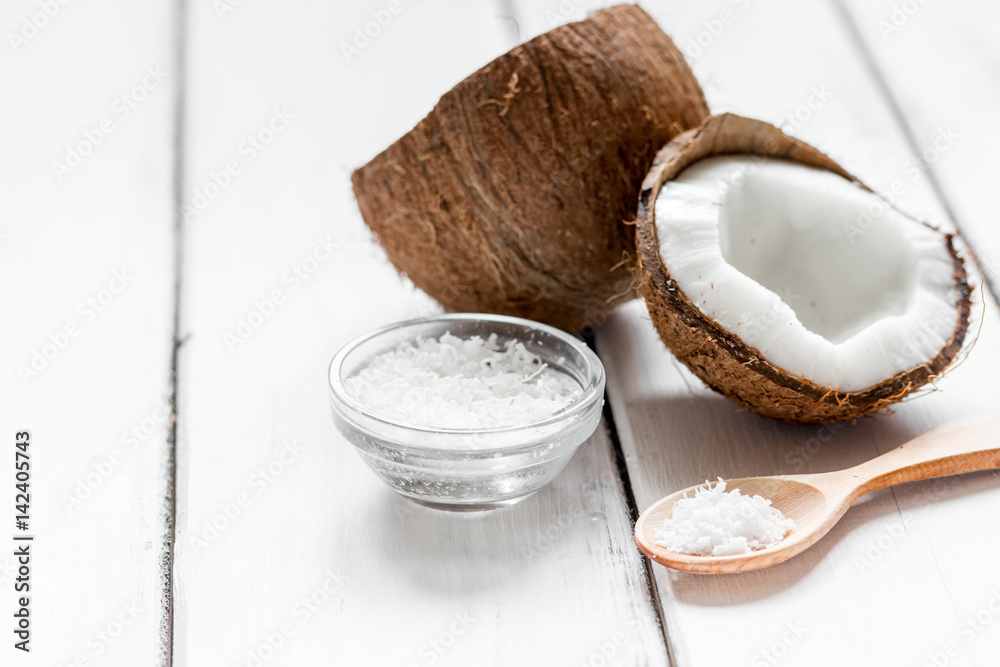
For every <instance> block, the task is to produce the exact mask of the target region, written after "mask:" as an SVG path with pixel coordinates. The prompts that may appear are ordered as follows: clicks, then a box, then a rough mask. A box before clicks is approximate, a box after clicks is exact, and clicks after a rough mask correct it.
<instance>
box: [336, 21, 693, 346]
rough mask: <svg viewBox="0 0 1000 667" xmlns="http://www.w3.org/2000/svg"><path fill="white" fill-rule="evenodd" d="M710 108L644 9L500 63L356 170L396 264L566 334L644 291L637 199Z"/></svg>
mask: <svg viewBox="0 0 1000 667" xmlns="http://www.w3.org/2000/svg"><path fill="white" fill-rule="evenodd" d="M707 115H708V106H707V104H706V103H705V98H704V95H703V94H702V91H701V88H700V87H699V85H698V82H697V80H696V79H695V78H694V75H693V74H692V73H691V70H690V68H689V67H688V65H687V63H686V62H685V61H684V58H683V56H682V55H681V53H680V51H679V50H678V49H677V48H676V47H675V46H674V44H673V42H672V41H671V40H670V38H669V37H667V35H665V34H664V33H663V32H662V31H661V30H660V28H659V27H658V26H657V25H656V23H655V22H654V21H653V19H652V18H650V17H649V15H648V14H646V13H645V12H644V11H643V10H641V9H640V8H639V7H637V6H635V5H618V6H615V7H612V8H610V9H605V10H601V11H597V12H595V13H593V14H591V16H590V17H589V18H588V19H587V20H585V21H582V22H579V23H571V24H569V25H565V26H561V27H559V28H556V29H554V30H552V31H551V32H548V33H546V34H544V35H541V36H540V37H537V38H535V39H533V40H531V41H529V42H527V43H525V44H522V45H521V46H518V47H516V48H515V49H514V50H512V51H511V52H509V53H508V54H506V55H504V56H502V57H500V58H498V59H497V60H495V61H493V62H492V63H490V64H489V65H487V66H486V67H484V68H483V69H481V70H479V71H478V72H476V73H475V74H473V75H472V76H470V77H469V78H467V79H465V80H464V81H462V82H461V83H459V84H458V85H457V86H456V87H455V88H453V89H452V90H451V91H450V92H448V93H446V94H445V95H444V96H443V97H442V98H441V100H440V101H439V102H438V104H437V106H436V107H435V108H434V110H433V111H432V112H431V113H430V115H428V116H427V117H426V118H425V119H424V120H422V121H421V122H420V124H418V125H417V126H416V128H414V129H413V130H411V131H410V132H409V133H408V134H407V135H406V136H404V137H403V138H402V139H400V140H399V141H397V142H396V143H395V144H393V145H392V146H390V147H389V148H388V149H387V150H386V151H385V152H383V153H382V154H380V155H379V156H377V157H376V158H375V159H373V160H372V161H371V162H370V163H368V164H367V165H365V166H363V167H361V168H360V169H358V170H357V171H356V172H355V173H354V175H353V182H354V192H355V196H356V197H357V200H358V205H359V207H360V209H361V213H362V215H363V216H364V219H365V222H366V223H367V224H368V226H369V227H370V228H371V229H372V230H373V231H374V233H375V235H376V236H377V238H378V241H379V242H380V243H381V245H382V247H383V248H385V252H386V254H387V255H388V257H389V260H390V261H391V262H392V263H393V264H394V265H395V266H396V268H397V269H398V270H399V271H400V273H402V274H404V275H406V276H407V277H409V278H410V279H411V280H412V281H413V282H414V284H416V285H417V286H418V287H420V288H421V289H422V290H424V291H425V292H427V293H428V294H429V295H431V296H432V297H434V298H435V299H436V300H437V301H438V302H439V303H441V305H443V306H444V307H445V308H447V309H450V310H455V311H476V312H492V313H504V314H509V315H518V316H521V317H527V318H531V319H534V320H539V321H542V322H546V323H548V324H552V325H555V326H558V327H561V328H563V329H567V330H577V329H580V328H582V327H583V326H585V325H588V324H593V323H596V322H599V321H601V320H603V319H604V317H605V316H606V314H607V313H608V312H609V311H610V310H611V309H612V308H613V307H614V306H616V305H617V304H618V303H619V302H621V301H623V300H625V299H627V298H630V297H631V296H632V289H631V284H632V275H631V267H632V259H631V258H632V257H633V256H634V251H635V247H634V236H633V233H632V229H631V228H630V227H626V226H624V225H623V224H622V222H623V221H625V220H627V219H628V220H631V219H632V218H633V217H634V215H635V208H634V207H635V194H636V193H637V192H638V190H639V186H640V185H641V184H642V180H643V178H644V176H645V174H646V172H647V170H648V169H649V166H650V165H651V164H652V161H653V158H654V157H655V155H656V151H657V150H658V149H659V148H660V147H661V146H663V144H664V143H666V142H667V141H669V140H670V139H671V138H673V137H675V136H676V135H678V134H680V133H681V132H683V131H685V130H687V129H690V128H693V127H697V126H698V125H699V124H700V123H701V122H702V121H703V120H704V119H705V117H707Z"/></svg>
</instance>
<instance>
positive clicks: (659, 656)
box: [0, 0, 1000, 667]
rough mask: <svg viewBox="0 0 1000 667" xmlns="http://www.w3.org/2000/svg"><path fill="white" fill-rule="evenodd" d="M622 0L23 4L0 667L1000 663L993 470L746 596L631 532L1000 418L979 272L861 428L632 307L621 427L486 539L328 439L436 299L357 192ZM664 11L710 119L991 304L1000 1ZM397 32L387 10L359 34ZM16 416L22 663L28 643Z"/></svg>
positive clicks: (0, 128)
mask: <svg viewBox="0 0 1000 667" xmlns="http://www.w3.org/2000/svg"><path fill="white" fill-rule="evenodd" d="M64 3H65V4H64ZM599 4H606V3H595V2H586V1H583V0H562V1H560V0H530V1H529V0H496V1H495V2H491V1H487V0H477V1H470V0H421V1H417V0H396V1H395V2H391V3H390V2H387V1H386V0H363V1H362V0H358V1H352V2H350V3H348V2H345V1H342V0H338V1H337V2H326V3H320V2H307V1H306V0H283V1H280V2H279V1H278V0H242V1H241V0H212V1H209V0H203V1H201V2H185V0H146V1H145V2H141V3H140V2H126V1H125V0H88V1H87V2H66V0H44V1H40V0H8V1H7V2H5V3H4V4H3V6H2V8H0V26H2V27H3V28H4V32H5V35H6V38H5V42H6V43H5V45H4V47H2V48H0V54H2V55H0V89H2V90H3V91H4V92H5V103H4V105H3V107H2V109H0V118H2V123H0V136H2V143H0V146H2V150H0V285H2V287H0V313H2V319H0V322H2V324H0V326H2V331H3V350H4V373H3V376H2V379H0V406H2V410H0V419H2V423H3V430H2V433H3V439H4V442H5V443H8V444H5V445H4V448H3V450H2V451H3V455H2V460H3V463H2V467H3V469H4V470H5V471H6V472H4V473H3V475H2V479H3V480H4V484H3V492H2V493H0V498H3V499H4V500H5V504H4V510H3V512H4V513H0V516H2V517H4V518H3V521H2V522H0V525H3V526H4V528H3V529H2V530H0V540H3V541H4V546H3V547H2V549H0V554H2V555H0V591H2V593H0V601H2V602H0V605H2V609H0V618H4V619H6V620H5V621H4V622H3V625H0V631H2V632H0V636H3V637H4V638H5V639H4V642H3V646H2V648H0V656H2V657H0V664H2V665H45V666H49V665H51V666H58V667H63V666H67V665H80V666H82V665H122V666H128V667H140V666H144V665H164V664H176V665H180V666H184V667H187V666H192V667H195V666H202V665H205V666H212V667H216V666H223V665H225V666H236V665H246V666H255V665H256V666H260V665H268V666H271V665H288V666H293V665H294V666H311V665H332V664H336V665H340V664H343V665H379V666H381V665H387V666H393V665H400V666H405V665H572V666H574V667H575V666H577V665H586V666H593V667H597V666H600V665H612V664H615V665H666V664H674V665H677V666H678V667H702V666H704V667H711V666H714V665H752V666H758V665H768V666H769V665H776V664H784V665H893V666H895V665H913V666H915V667H919V666H921V665H926V664H930V665H937V666H941V665H945V664H947V665H979V666H990V665H996V664H997V662H998V658H997V655H1000V557H998V555H997V554H998V553H1000V474H997V473H982V474H976V475H970V476H966V477H962V478H960V479H951V480H946V481H942V482H927V483H917V484H911V485H908V486H904V487H900V488H896V489H893V490H885V491H882V492H879V493H876V494H874V495H872V496H871V497H869V498H866V499H864V500H863V501H862V502H860V503H859V504H858V506H857V507H855V508H854V509H852V510H851V511H850V512H849V513H848V514H847V515H846V517H845V518H844V520H843V521H842V522H841V524H840V525H839V526H837V527H836V528H835V529H834V531H833V532H832V533H831V534H830V535H829V536H828V537H827V538H825V539H824V540H823V541H822V542H820V543H819V544H818V545H817V546H816V547H815V548H813V549H810V550H809V551H808V552H806V553H805V554H803V555H801V556H799V557H797V558H795V559H793V560H791V561H789V562H787V563H784V564H782V565H779V566H776V567H774V568H771V569H768V570H764V571H760V572H757V573H750V574H745V575H732V576H720V577H712V578H710V577H699V576H693V575H684V574H678V573H673V572H669V571H667V570H665V569H662V568H660V567H659V566H650V565H649V563H647V562H646V561H645V559H643V558H642V557H641V556H640V554H639V552H638V551H637V549H636V547H635V545H634V542H633V540H632V537H631V525H632V520H633V518H634V516H635V513H636V510H637V509H638V510H641V509H644V508H645V507H646V506H648V505H649V504H651V503H652V502H653V501H655V500H656V499H658V498H659V497H661V496H663V495H666V494H668V493H670V492H672V491H674V490H676V489H677V488H680V487H683V486H687V485H689V484H692V483H696V482H699V481H701V480H703V479H705V478H708V477H715V476H719V475H721V476H724V477H733V476H745V475H755V474H772V473H777V472H815V471H823V470H829V469H833V468H837V467H842V466H847V465H851V464H855V463H858V462H860V461H862V460H865V459H867V458H870V457H872V456H874V455H876V454H877V453H880V452H884V451H886V450H888V449H890V448H892V447H895V446H896V445H898V444H900V443H902V442H903V441H905V440H906V439H908V438H910V437H912V436H914V435H916V434H918V433H920V432H922V431H924V430H925V429H927V428H930V427H931V426H933V425H935V424H937V423H939V422H941V421H944V420H945V419H947V418H950V417H953V416H958V415H961V414H965V413H968V412H973V411H977V410H988V409H997V407H998V402H1000V401H998V392H997V391H996V389H995V382H996V378H997V370H998V369H1000V318H998V313H997V300H996V292H992V293H991V292H990V291H989V289H988V287H987V288H986V290H985V292H984V293H983V295H982V298H981V299H980V302H981V304H982V308H983V321H982V331H981V335H980V339H979V343H978V345H977V346H976V348H975V350H974V351H973V353H972V355H971V356H970V358H969V359H968V361H967V362H966V363H965V364H964V365H963V366H962V367H960V368H959V369H958V370H957V371H955V372H954V373H953V374H952V375H950V376H948V377H947V378H946V379H944V380H943V381H942V382H941V383H940V386H939V391H937V392H935V393H933V394H932V395H929V396H926V397H922V398H920V399H919V400H917V401H914V402H912V403H907V404H905V405H902V406H900V407H899V408H898V409H897V410H896V411H895V413H894V414H891V415H882V416H879V417H878V418H877V419H872V420H864V421H862V422H860V423H858V424H855V425H845V426H822V427H791V426H784V425H780V424H776V423H772V422H769V421H766V420H763V419H760V418H758V417H755V416H754V415H751V414H747V413H743V412H739V411H737V410H736V409H735V408H734V407H733V406H732V405H731V404H729V403H727V402H725V401H724V400H723V399H722V398H720V397H718V396H717V395H715V394H713V393H711V392H710V391H707V390H706V389H705V388H704V387H703V386H702V385H701V384H700V383H699V382H698V381H697V380H696V379H695V378H694V377H693V376H691V375H690V374H689V373H688V372H687V371H685V370H684V369H682V368H681V367H680V366H679V365H678V364H677V363H676V362H675V361H674V360H673V359H672V357H671V356H670V355H669V353H668V352H667V351H666V350H665V349H664V347H663V346H662V345H661V343H660V342H659V340H658V339H657V337H656V335H655V333H654V331H653V329H652V327H651V326H650V324H649V322H648V321H647V318H646V316H645V315H644V311H643V306H642V304H641V303H632V304H630V305H628V306H626V307H624V308H621V309H620V310H619V311H618V312H616V313H615V314H614V315H613V316H612V317H611V319H610V320H609V321H608V322H607V323H606V324H605V325H604V326H602V327H601V328H599V329H597V330H596V332H595V339H596V346H597V349H598V352H599V354H600V355H601V357H602V358H603V360H604V363H605V364H606V366H607V370H608V376H609V383H608V394H609V399H610V400H609V404H610V410H609V412H608V414H609V415H610V416H611V417H612V420H611V421H612V422H613V423H610V422H609V423H608V426H609V427H611V428H609V429H602V430H601V431H600V432H599V433H597V434H596V435H595V436H594V437H593V438H591V440H590V441H589V442H588V443H587V444H585V445H584V446H583V447H582V448H581V449H580V451H579V453H578V454H577V455H576V457H575V458H574V459H573V460H572V462H571V463H570V465H569V467H568V468H567V469H566V470H565V471H564V472H563V473H562V474H561V475H560V476H559V477H558V479H557V480H556V481H555V482H554V483H553V484H551V485H550V486H549V487H547V488H545V489H544V490H542V491H541V492H540V493H538V494H536V495H535V496H533V497H532V498H530V499H528V500H526V501H524V502H522V503H520V504H519V505H516V506H515V507H513V508H511V509H509V510H505V511H502V512H496V513H492V514H489V515H486V516H478V517H468V516H452V515H448V514H443V513H438V512H433V511H430V510H424V509H421V508H417V507H415V506H412V505H409V504H407V503H406V502H404V501H402V500H401V499H400V498H398V497H396V496H395V495H394V494H392V493H391V492H390V491H389V490H388V489H387V488H386V487H385V486H384V485H383V484H382V483H381V482H380V481H378V480H377V479H376V477H375V476H374V475H373V474H372V473H371V472H370V471H369V470H368V469H367V468H366V467H365V466H364V464H363V463H362V461H361V460H360V458H359V457H358V456H357V455H356V454H355V453H354V452H353V451H352V449H351V448H350V447H349V446H348V445H347V443H346V442H345V441H344V440H343V439H342V438H341V437H340V436H339V435H338V434H337V433H336V431H335V430H334V428H333V426H332V423H331V421H330V417H329V414H328V408H327V395H326V389H325V370H326V364H327V362H328V360H329V358H330V357H331V356H332V354H333V353H334V351H336V349H337V348H338V347H339V346H341V345H342V344H343V343H345V342H347V341H348V340H349V339H351V338H352V337H354V336H356V335H358V334H360V333H362V332H364V331H366V330H368V329H371V328H373V327H376V326H379V325H382V324H386V323H388V322H390V321H395V320H400V319H405V318H409V317H412V316H417V315H421V314H425V313H429V312H435V311H436V308H437V307H436V306H435V305H434V304H433V303H432V302H431V301H430V300H429V299H428V298H427V297H425V296H424V295H422V294H421V293H419V292H417V291H416V290H415V289H414V288H413V287H412V286H409V285H407V284H405V283H404V282H403V281H401V280H400V279H399V278H398V276H397V275H396V273H395V271H394V270H393V269H392V268H391V266H389V264H388V263H387V261H386V260H385V258H384V256H383V255H382V254H381V252H380V251H379V250H378V248H377V247H376V246H374V245H373V243H372V242H371V241H370V238H369V235H368V233H367V231H366V229H365V227H364V225H363V223H362V221H361V218H360V215H359V214H358V212H357V210H356V207H355V205H354V202H353V196H352V193H351V190H350V183H349V175H350V172H351V170H352V169H353V168H354V167H356V166H359V165H360V164H362V163H364V162H365V161H367V160H368V159H370V158H371V157H372V156H373V155H375V154H376V153H377V152H378V151H380V150H381V149H382V148H384V147H385V146H387V145H388V144H389V143H390V142H391V141H393V140H394V139H396V138H397V137H399V136H401V135H402V134H403V133H404V132H406V131H407V130H408V129H409V128H410V127H412V126H413V125H414V124H415V123H416V122H417V121H418V120H419V119H420V118H421V117H422V116H423V115H424V114H425V113H426V112H427V111H428V110H429V109H430V108H431V106H432V105H433V104H434V102H435V101H436V100H437V98H438V97H439V96H440V94H441V93H443V92H444V91H445V90H447V89H448V88H449V87H450V86H451V85H453V84H454V83H455V82H457V81H458V80H459V79H461V78H462V77H464V76H465V75H466V74H468V73H470V72H471V71H473V70H474V69H475V68H477V67H479V66H480V65H482V64H484V63H485V62H487V61H488V60H489V59H491V58H493V57H495V56H497V55H499V54H501V53H503V52H504V51H506V50H508V49H509V48H511V47H512V46H513V45H515V44H516V43H517V42H518V41H520V40H524V39H527V38H529V37H531V36H533V35H535V34H538V33H540V32H543V31H545V30H547V29H548V28H549V27H552V26H554V25H556V24H558V23H563V22H566V21H569V20H577V19H579V18H582V17H583V16H584V14H585V11H586V10H587V9H590V8H593V7H595V6H598V5H599ZM642 4H643V6H644V7H645V8H646V9H647V10H648V11H650V13H652V14H653V15H654V16H656V17H657V19H658V20H659V21H660V23H661V25H662V26H663V27H664V28H665V29H666V30H667V31H668V32H669V33H670V34H671V35H672V36H673V37H674V39H675V41H676V42H677V43H678V44H679V45H680V46H681V47H682V49H683V50H684V51H685V52H686V53H687V54H688V56H689V57H690V60H691V63H692V65H693V67H694V70H695V72H696V74H697V75H698V76H699V78H700V79H701V81H702V82H703V85H704V87H705V90H706V93H707V95H708V98H709V101H710V103H711V104H712V106H713V108H714V109H715V110H717V111H721V110H730V111H736V112H739V113H742V114H744V115H750V116H756V117H759V118H763V119H765V120H768V121H771V122H774V123H778V124H782V125H783V127H785V129H786V130H787V131H789V132H790V133H792V134H794V135H796V136H799V137H801V138H803V139H805V140H806V141H809V142H811V143H813V144H815V145H817V146H819V147H820V148H822V149H824V150H826V151H827V152H829V153H830V154H832V155H833V156H834V157H836V158H837V159H839V160H840V161H841V162H842V163H843V164H844V166H845V167H846V168H847V169H848V170H850V171H852V172H854V173H856V174H858V175H859V176H860V177H861V178H863V179H864V180H865V181H867V182H868V183H869V184H870V185H872V186H873V187H875V188H876V189H878V190H881V191H885V192H887V193H889V196H890V197H891V198H893V199H894V200H895V201H896V202H897V203H898V204H899V205H900V206H902V207H904V208H906V209H908V210H910V211H911V212H913V213H915V214H917V215H920V216H923V217H925V218H928V219H931V220H934V221H937V222H939V223H941V224H946V225H948V224H952V223H954V224H957V225H958V226H959V227H960V229H961V230H962V231H963V232H964V233H965V234H966V235H967V237H968V238H969V239H970V240H971V241H972V242H973V245H974V247H975V249H976V250H977V252H978V255H979V259H980V260H981V263H982V266H983V268H984V270H985V272H986V273H987V275H988V276H989V277H990V278H991V279H992V280H993V284H994V285H997V286H1000V227H998V225H997V215H998V205H997V203H996V193H997V185H996V180H997V176H998V171H1000V170H998V168H997V164H996V161H995V158H994V155H996V154H1000V129H998V128H1000V125H998V124H997V123H996V121H995V119H996V115H997V109H998V108H1000V83H998V76H1000V41H998V40H997V30H998V26H1000V5H998V4H997V3H996V2H990V1H988V0H981V1H978V2H977V1H976V0H954V1H952V2H948V3H944V2H938V3H932V2H917V1H916V0H906V1H903V0H877V1H872V0H835V1H830V2H821V1H820V0H810V1H803V0H799V1H798V2H796V1H794V0H708V1H705V2H698V3H693V2H682V1H681V0H648V1H644V2H643V3H642ZM390 10H393V11H390ZM372 12H375V13H376V14H375V16H376V17H378V16H381V17H382V18H383V22H384V23H386V25H384V26H381V27H380V28H379V31H378V32H379V34H378V35H376V36H375V37H374V38H371V39H370V43H367V44H365V43H364V42H363V41H359V42H357V44H356V45H354V40H355V38H356V35H357V30H359V29H360V30H364V26H365V24H366V23H368V22H369V21H372V20H373V14H372ZM393 12H395V13H393ZM387 16H388V17H390V18H391V20H386V17H387ZM343 44H352V45H354V49H355V50H351V49H345V48H344V47H343V46H342V45H343ZM993 151H997V152H998V153H994V152H993ZM914 156H916V157H914ZM921 156H923V157H921ZM23 430H30V432H31V436H32V445H31V447H32V450H31V451H32V470H33V477H32V485H33V486H32V508H31V513H32V520H31V521H32V523H31V532H32V533H33V534H34V535H35V542H34V543H33V549H34V552H33V554H34V556H33V559H32V563H31V586H32V590H31V594H32V598H31V609H32V639H31V648H32V651H31V653H30V654H24V653H22V652H20V651H16V650H15V649H14V648H13V643H14V640H13V636H12V634H11V629H12V627H13V622H12V613H13V608H14V597H15V594H14V584H15V580H16V578H17V576H18V572H17V569H16V563H15V561H14V558H13V555H12V554H13V546H11V545H13V542H12V541H10V540H11V538H12V535H13V533H14V532H15V530H14V527H13V514H14V510H13V508H12V507H11V505H13V489H12V486H13V458H14V444H13V443H14V433H15V432H16V431H23ZM8 515H9V516H10V519H9V524H10V525H8V519H7V516H8ZM8 626H10V627H8Z"/></svg>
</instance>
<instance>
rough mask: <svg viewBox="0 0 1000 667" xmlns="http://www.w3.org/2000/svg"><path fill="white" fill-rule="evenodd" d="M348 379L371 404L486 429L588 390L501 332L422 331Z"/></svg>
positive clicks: (531, 416)
mask: <svg viewBox="0 0 1000 667" xmlns="http://www.w3.org/2000/svg"><path fill="white" fill-rule="evenodd" d="M344 386H345V388H346V389H347V391H348V393H350V394H351V395H352V396H353V397H354V398H355V399H357V400H358V401H360V402H361V403H362V404H364V405H365V406H366V407H368V408H370V409H371V410H373V411H375V412H377V413H379V414H381V415H384V416H385V417H387V418H390V419H393V420H395V421H398V422H402V423H404V424H409V425H411V426H424V427H432V428H455V429H481V428H496V427H503V426H517V425H523V424H530V423H532V422H536V421H539V420H541V419H544V418H545V417H548V416H549V415H551V414H553V413H555V412H558V411H559V410H561V409H562V408H565V407H567V406H568V405H570V404H571V403H573V402H574V401H575V400H576V399H577V398H579V397H580V395H581V394H582V393H583V389H582V388H581V387H580V384H579V383H578V382H576V380H574V379H573V378H572V377H570V376H569V375H567V374H565V373H562V372H560V371H558V370H555V369H553V368H550V367H549V366H548V365H547V364H546V363H545V362H544V361H543V360H542V359H541V357H539V356H538V355H536V354H533V353H532V352H531V351H530V350H528V349H527V348H526V347H525V346H524V343H522V342H520V341H517V340H509V341H507V342H506V343H505V344H503V345H501V344H500V343H499V341H498V339H497V335H496V334H491V335H490V336H489V338H487V339H485V340H484V339H483V338H481V337H479V336H473V337H471V338H468V339H465V338H459V337H457V336H453V335H451V334H448V333H446V334H444V335H442V336H441V338H440V339H434V338H418V339H417V340H416V341H414V342H413V343H404V344H402V345H400V346H399V347H398V348H396V349H395V350H391V351H389V352H386V353H384V354H382V355H379V356H378V357H376V358H375V359H374V360H373V361H372V362H371V364H369V365H368V366H367V367H365V368H364V369H362V370H361V372H359V373H358V374H357V375H355V376H353V377H351V378H348V379H347V380H346V381H345V382H344Z"/></svg>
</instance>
